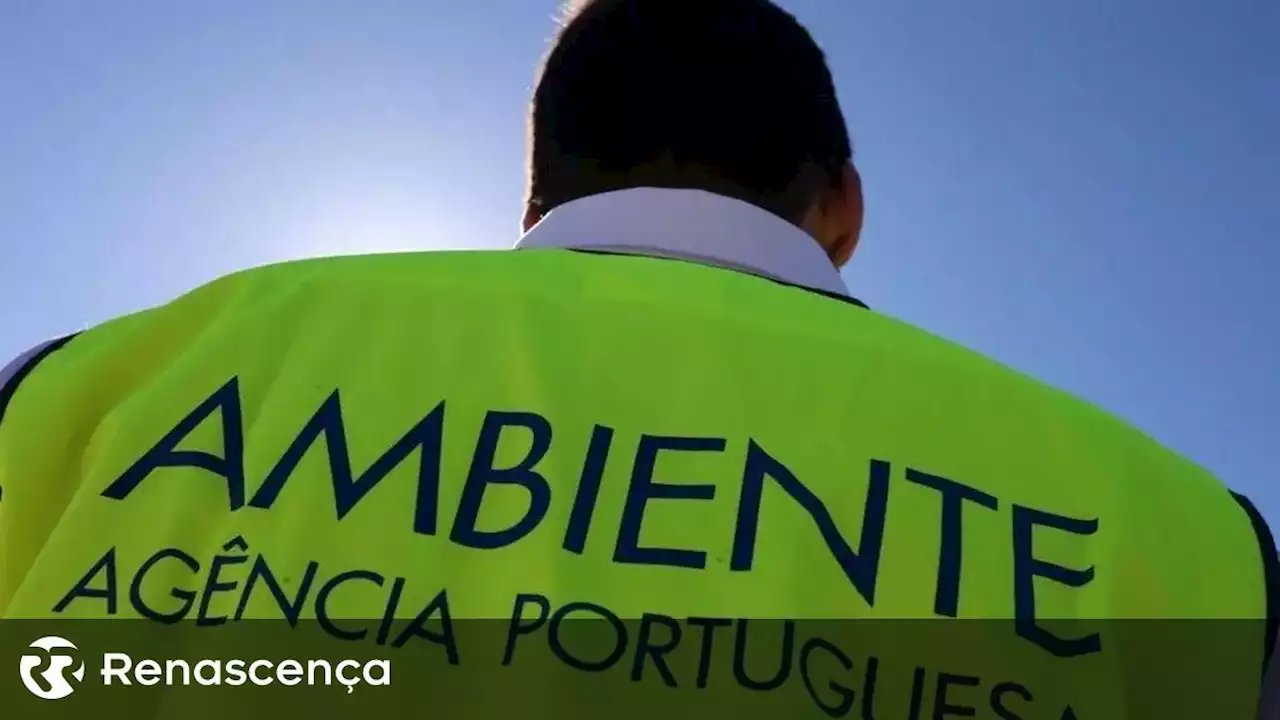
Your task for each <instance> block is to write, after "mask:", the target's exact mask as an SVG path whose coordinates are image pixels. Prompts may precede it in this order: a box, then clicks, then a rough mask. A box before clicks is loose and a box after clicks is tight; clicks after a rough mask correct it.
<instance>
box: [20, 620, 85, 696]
mask: <svg viewBox="0 0 1280 720" xmlns="http://www.w3.org/2000/svg"><path fill="white" fill-rule="evenodd" d="M29 647H32V648H35V649H37V650H43V651H44V652H43V653H42V654H39V655H23V656H22V662H21V664H20V665H19V669H20V670H21V671H22V684H23V685H26V686H27V689H28V690H30V691H31V694H32V695H35V696H36V697H38V698H42V699H44V700H61V699H62V698H64V697H66V696H68V695H70V694H71V693H73V692H75V691H76V688H75V686H74V685H72V684H71V683H70V682H68V681H67V670H68V669H69V668H71V667H72V666H75V670H72V671H71V677H73V678H75V680H76V682H77V683H80V682H83V681H84V663H83V662H79V661H77V660H76V658H75V657H73V656H71V655H68V654H65V653H58V654H55V653H54V652H53V651H54V650H78V649H79V648H77V647H76V646H75V644H74V643H72V642H71V641H70V640H67V639H65V638H60V637H58V636H56V635H49V636H46V637H42V638H40V639H39V640H36V641H35V642H33V643H31V645H30V646H29ZM46 660H48V662H49V667H48V668H46V669H45V670H44V671H43V672H41V673H39V674H38V675H37V674H36V668H38V667H40V666H41V665H43V664H44V663H45V661H46ZM37 677H39V678H40V679H42V680H44V683H43V684H41V683H40V682H38V681H37V680H36V678H37Z"/></svg>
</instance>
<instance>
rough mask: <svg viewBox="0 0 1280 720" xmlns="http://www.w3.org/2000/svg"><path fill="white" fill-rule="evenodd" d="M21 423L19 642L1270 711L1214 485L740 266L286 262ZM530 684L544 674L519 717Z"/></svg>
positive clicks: (1132, 442) (4, 473) (829, 701)
mask: <svg viewBox="0 0 1280 720" xmlns="http://www.w3.org/2000/svg"><path fill="white" fill-rule="evenodd" d="M8 400H9V402H8V403H7V408H6V409H5V410H4V416H3V422H2V423H0V491H2V492H3V495H2V496H0V618H6V619H9V620H13V619H22V618H33V619H49V618H63V619H101V618H119V619H135V620H137V619H143V620H150V621H152V622H151V623H148V626H150V625H156V626H157V627H159V625H160V624H166V625H168V624H177V625H180V626H190V627H192V628H195V630H193V633H194V634H193V635H192V636H191V637H203V636H201V635H200V633H201V632H205V630H203V628H207V627H209V626H217V627H224V628H226V627H232V626H237V625H239V624H245V623H250V622H258V620H252V619H262V618H268V619H270V618H275V619H278V621H277V622H275V623H267V621H265V620H264V621H261V622H263V623H264V624H263V625H261V626H260V627H262V628H264V630H263V632H275V630H274V629H278V628H284V629H285V630H290V628H293V625H295V624H296V625H297V628H296V631H297V632H303V631H304V630H305V629H306V628H307V627H310V628H312V629H313V630H317V632H318V635H317V636H324V637H332V638H339V639H342V640H348V641H350V642H347V643H338V644H339V645H341V646H342V647H343V648H344V650H349V649H352V648H364V649H365V650H362V652H363V651H369V652H384V653H389V654H390V655H392V656H394V657H396V658H400V659H401V660H404V661H405V662H408V660H405V658H425V657H426V656H427V655H430V653H428V652H426V651H425V650H423V651H421V652H417V653H416V654H414V653H411V652H409V650H406V648H409V649H410V650H411V649H412V647H414V646H415V644H423V643H425V644H428V645H431V646H433V647H444V648H445V650H446V651H447V652H445V653H444V655H442V656H441V657H443V658H444V660H442V662H444V663H445V664H446V665H447V666H448V667H451V668H455V670H454V672H456V673H463V672H471V673H473V674H475V677H477V678H482V682H483V687H484V688H485V689H484V690H482V691H477V692H475V693H474V694H473V695H469V696H467V697H469V698H471V699H470V700H464V699H458V700H457V702H458V703H461V704H462V705H465V706H466V707H471V708H474V707H485V708H488V709H489V710H492V711H494V712H498V711H500V710H502V708H503V707H506V710H507V711H509V712H513V711H516V710H518V709H519V708H521V707H526V703H529V702H533V703H539V704H546V703H561V704H563V703H567V702H569V701H568V700H567V699H566V698H567V697H568V695H566V694H565V692H564V691H562V690H553V689H552V688H558V687H561V686H560V685H556V684H555V683H564V682H575V683H585V684H584V685H582V687H591V683H596V685H595V686H594V687H596V688H597V690H595V691H592V690H588V691H584V692H588V693H590V692H597V691H598V692H600V693H602V695H600V696H599V697H598V698H597V699H598V700H599V701H600V702H603V703H606V707H612V708H614V709H615V710H617V711H619V712H621V711H622V709H627V708H629V709H632V710H636V711H637V712H639V711H640V710H644V711H645V712H646V713H649V715H650V716H651V715H652V712H657V710H656V708H657V707H658V705H659V704H660V703H668V704H672V703H674V704H672V705H671V707H675V708H690V707H700V708H702V710H703V711H705V713H704V714H703V715H702V717H708V716H714V714H715V713H716V712H719V711H721V710H723V709H724V707H721V706H718V705H717V703H720V702H724V703H729V702H731V701H732V702H743V703H746V705H744V706H743V707H745V708H746V709H745V710H737V711H735V712H761V713H763V714H761V715H760V716H761V717H764V716H766V715H769V714H770V713H773V712H775V711H776V712H783V713H786V714H785V715H779V716H787V717H797V718H798V717H815V718H820V717H864V718H871V717H874V718H876V719H877V720H884V718H895V719H896V718H943V717H995V718H1005V719H1008V718H1042V717H1044V718H1049V717H1052V718H1055V719H1057V718H1065V717H1078V718H1081V719H1082V720H1083V719H1084V718H1147V717H1151V718H1156V717H1159V718H1168V717H1197V718H1220V719H1223V720H1246V719H1251V718H1252V716H1253V713H1254V708H1255V705H1256V702H1257V696H1258V687H1259V680H1260V664H1261V662H1262V658H1263V654H1264V647H1263V645H1264V643H1263V627H1264V624H1263V623H1262V620H1263V619H1264V617H1265V614H1266V612H1265V610H1266V608H1265V596H1266V592H1265V580H1264V564H1263V559H1262V553H1260V552H1259V545H1258V539H1257V537H1256V535H1255V533H1254V530H1253V528H1252V527H1251V523H1250V518H1249V517H1248V515H1247V514H1246V512H1245V511H1244V510H1242V509H1241V506H1240V505H1239V504H1238V503H1237V502H1236V501H1235V500H1234V499H1233V497H1232V495H1231V494H1230V492H1229V491H1228V490H1227V489H1226V488H1225V487H1224V486H1223V485H1222V484H1220V483H1219V482H1218V481H1216V480H1215V479H1214V478H1213V477H1211V476H1210V475H1209V474H1207V473H1206V472H1205V471H1203V470H1201V469H1200V468H1198V467H1197V466H1195V465H1193V464H1192V463H1190V462H1188V461H1186V460H1184V459H1182V458H1180V457H1178V456H1177V455H1175V454H1174V453H1172V452H1169V451H1168V450H1166V449H1164V448H1162V447H1161V446H1159V445H1158V444H1156V443H1155V442H1153V441H1151V440H1149V439H1148V438H1146V437H1145V436H1143V435H1141V434H1139V433H1138V432H1136V431H1135V430H1133V429H1131V428H1129V427H1127V426H1126V425H1125V424H1123V423H1122V422H1120V421H1118V420H1117V419H1115V418H1113V417H1111V416H1109V415H1107V414H1106V413H1104V412H1102V411H1100V410H1098V409H1096V408H1094V407H1092V406H1090V405H1088V404H1085V403H1083V402H1080V401H1079V400H1076V399H1074V398H1072V397H1069V396H1067V395H1065V394H1063V393H1060V392H1057V391H1055V390H1052V389H1050V388H1048V387H1046V386H1044V385H1042V384H1039V383H1038V382H1036V381H1034V380H1031V379H1028V378H1027V377H1024V376H1022V375H1019V374H1018V373H1015V372H1012V371H1010V370H1009V369H1007V368H1005V367H1002V366H1000V365H998V364H996V363H994V362H992V361H990V360H988V359H986V358H983V357H981V356H980V355H978V354H975V353H973V352H969V351H966V350H964V349H962V348H960V347H957V346H955V345H953V344H950V343H948V342H946V341H944V340H941V339H939V338H937V337H934V336H931V335H929V334H927V333H924V332H921V331H920V330H917V329H915V328H913V327H911V326H909V325H906V324H904V323H902V322H899V321H897V320H894V319H891V318H889V317H884V316H882V315H879V314H875V313H872V312H870V311H867V310H865V309H861V308H859V307H857V306H854V305H852V304H849V303H846V302H839V301H837V300H835V299H832V298H830V297H825V296H823V295H821V294H818V293H814V292H809V291H805V290H803V289H799V288H795V287H790V286H787V285H784V284H781V283H775V282H772V281H769V280H764V279H760V278H756V277H751V276H748V275H745V274H740V273H735V272H730V271H725V270H720V269H715V268H709V267H704V266H700V265H696V264H691V263H685V262H679V261H670V260H661V259H651V258H638V257H621V256H609V255H599V254H585V253H577V252H571V251H559V250H556V251H522V252H515V253H512V252H456V253H429V254H404V255H382V256H364V257H346V258H337V259H324V260H311V261H302V262H293V263H286V264H281V265H275V266H269V267H263V268H258V269H254V270H250V271H246V272H241V273H238V274H234V275H231V276H229V277H225V278H223V279H220V280H218V281H216V282H213V283H211V284H209V285H207V286H205V287H202V288H200V289H198V290H195V291H193V292H191V293H189V294H188V295H185V296H183V297H181V298H179V299H177V300H175V301H174V302H171V303H169V304H167V305H164V306H162V307H158V308H155V309H152V310H148V311H145V312H140V313H137V314H133V315H129V316H126V317H122V318H119V319H116V320H113V321H111V322H108V323H105V324H103V325H101V326H98V327H95V328H93V329H91V330H88V331H86V332H84V333H81V334H80V335H78V336H76V337H75V338H74V339H72V340H71V341H70V342H68V343H66V344H65V345H64V346H62V347H61V348H60V349H58V350H57V351H56V352H52V353H49V354H47V356H46V357H44V358H43V359H42V360H41V361H40V363H39V364H38V365H36V366H35V367H34V368H33V369H32V370H31V372H30V373H28V374H27V375H26V376H25V377H23V378H22V379H21V383H20V384H19V385H18V386H17V388H16V390H14V391H13V392H12V396H11V397H10V398H8ZM486 618H487V619H488V620H482V619H486ZM591 618H594V620H591ZM428 620H429V623H428V622H427V621H428ZM570 620H573V621H577V620H581V621H582V622H573V623H570V622H568V621H570ZM419 621H421V622H419ZM428 624H429V625H430V627H431V628H434V629H433V630H430V631H427V630H424V629H423V628H424V627H426V626H427V625H428ZM411 626H412V627H411ZM129 627H134V628H136V627H139V625H138V624H137V623H134V624H130V625H129ZM406 628H408V629H406ZM486 628H489V629H491V630H492V632H489V631H488V630H486ZM293 631H294V630H290V632H293ZM468 633H471V634H473V635H476V636H477V637H479V636H480V635H485V634H486V633H487V634H489V635H492V636H493V637H491V638H490V639H491V640H493V641H494V642H493V643H491V644H492V645H493V647H492V648H491V649H487V650H486V649H480V647H479V645H474V644H473V645H468V644H467V638H466V636H467V635H468ZM575 633H576V636H575V637H577V640H578V641H580V643H582V644H581V645H580V646H573V643H572V642H570V640H569V639H567V638H569V637H570V636H571V635H574V634H575ZM659 636H661V639H655V638H658V637H659ZM210 637H212V635H210ZM406 638H407V639H406ZM424 638H425V639H424ZM672 638H676V641H675V643H674V644H673V645H671V647H666V644H667V643H669V642H671V641H672ZM709 638H714V643H712V641H711V640H710V639H709ZM473 642H474V643H480V642H481V640H474V641H473ZM660 646H661V647H660ZM424 647H425V645H424ZM486 647H488V646H486ZM664 647H665V649H663V648H664ZM593 648H594V649H593ZM744 648H746V649H744ZM352 651H353V652H354V651H355V650H352ZM396 653H399V654H398V655H397V654H396ZM415 662H416V660H415ZM423 662H425V660H423ZM468 662H470V663H471V664H470V665H468ZM522 664H523V665H522ZM520 667H524V668H525V669H526V671H527V672H528V673H532V675H529V676H528V677H534V676H536V677H537V678H538V680H537V681H536V682H532V681H531V682H530V683H528V686H527V687H526V688H525V690H526V691H527V693H530V694H527V695H519V696H518V697H517V696H515V695H506V694H505V693H504V692H503V691H502V690H501V687H502V686H501V685H500V683H502V682H504V680H503V678H504V677H505V678H514V677H515V675H511V674H510V673H514V672H515V670H514V669H513V668H520ZM405 672H408V671H405ZM488 672H492V673H494V674H492V675H485V673H488ZM504 672H505V673H508V674H507V675H503V674H502V673H504ZM428 677H437V676H435V675H430V676H429V675H422V676H421V677H420V678H419V680H413V679H412V678H406V676H405V674H404V672H401V674H400V675H399V677H398V678H397V681H398V682H399V683H414V682H427V680H425V679H422V678H428ZM439 677H450V678H453V680H450V681H449V683H448V684H449V685H450V686H451V687H461V686H465V685H466V684H467V680H466V679H465V677H464V675H460V674H455V675H441V676H439ZM477 682H481V681H480V680H478V681H477ZM475 687H480V686H479V685H477V686H475ZM565 687H567V686H565ZM600 688H605V689H607V690H600ZM446 689H447V688H446ZM472 689H475V688H474V687H473V688H472ZM433 692H436V693H440V692H444V689H441V688H436V690H435V691H433ZM626 693H632V695H630V696H629V695H627V694H626ZM716 693H719V694H716ZM734 693H740V696H739V695H734ZM356 696H360V692H359V691H358V692H357V693H356V695H354V696H353V697H356ZM731 696H732V697H737V698H738V699H737V700H731V699H730V698H731ZM369 697H371V696H370V695H369V694H367V693H366V694H365V695H364V696H362V701H368V698H369ZM460 697H461V696H460ZM713 697H714V698H715V699H714V700H708V699H707V698H713ZM624 698H629V699H624ZM700 698H701V699H700ZM504 703H506V705H505V706H504V705H503V704H504ZM699 703H701V705H699ZM770 703H777V704H776V706H774V705H770ZM664 707H665V706H664ZM771 707H772V708H774V709H773V710H768V708H771ZM513 708H514V709H513ZM781 708H785V710H782V709H781ZM662 712H663V713H664V714H670V713H671V712H674V711H671V710H670V709H669V708H668V709H666V710H663V711H662ZM583 717H585V715H584V716H583Z"/></svg>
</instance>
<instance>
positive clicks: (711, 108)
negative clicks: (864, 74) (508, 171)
mask: <svg viewBox="0 0 1280 720" xmlns="http://www.w3.org/2000/svg"><path fill="white" fill-rule="evenodd" d="M530 134H531V136H532V137H531V138H530V160H529V194H528V203H529V205H530V207H531V209H533V210H535V211H536V212H537V213H538V214H542V213H546V212H548V211H550V210H551V209H553V208H555V207H556V206H558V205H561V204H564V203H566V202H569V201H571V200H575V199H577V198H580V197H584V196H587V195H594V194H597V193H602V192H608V191H611V190H620V189H623V188H628V187H638V186H657V187H686V188H698V189H703V190H708V191H711V192H716V193H719V194H722V195H728V196H730V197H736V198H738V199H741V200H745V201H747V202H750V203H753V204H755V205H758V206H760V207H762V208H764V209H766V210H769V211H770V212H773V213H774V214H776V215H779V216H781V217H783V218H784V219H786V220H788V221H790V222H793V223H798V222H799V221H800V219H801V216H802V214H803V213H804V211H805V209H806V208H807V207H808V205H809V204H810V203H811V202H812V201H813V198H814V196H815V195H816V193H817V192H818V191H819V190H820V189H822V188H823V187H824V186H835V185H838V184H839V183H840V182H841V178H842V177H843V176H842V171H843V168H844V165H845V163H847V162H848V161H849V158H850V154H851V150H850V147H849V132H848V130H847V129H846V127H845V122H844V117H843V115H842V114H841V111H840V104H839V102H838V101H837V99H836V94H835V87H834V85H833V83H832V80H831V71H830V70H829V69H828V68H827V63H826V58H825V57H824V56H823V53H822V50H821V49H820V48H819V47H818V45H817V44H816V43H815V42H814V41H813V38H812V37H810V36H809V33H808V31H807V30H805V28H804V27H803V26H802V25H801V24H800V23H799V22H798V21H796V19H795V18H794V17H792V16H791V14H789V13H788V12H786V11H785V10H783V9H782V8H780V7H778V6H777V5H775V4H773V3H772V2H770V1H769V0H588V1H587V2H585V3H583V2H580V3H578V7H577V8H576V10H573V11H571V14H570V16H569V18H568V21H567V22H566V23H565V24H564V25H563V26H562V28H561V30H560V32H559V34H558V36H557V37H556V40H555V43H554V45H553V47H552V49H551V52H550V53H549V54H548V55H547V57H546V60H545V62H544V64H543V66H542V69H541V75H540V77H539V79H538V82H537V87H536V89H535V91H534V95H533V107H532V110H531V113H530Z"/></svg>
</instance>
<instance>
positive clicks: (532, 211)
mask: <svg viewBox="0 0 1280 720" xmlns="http://www.w3.org/2000/svg"><path fill="white" fill-rule="evenodd" d="M541 219H542V211H541V210H539V209H538V208H537V206H535V205H534V204H533V203H529V204H527V205H525V206H524V217H523V218H522V219H521V220H520V230H521V231H522V232H529V231H530V230H532V229H533V226H534V225H537V224H538V221H539V220H541Z"/></svg>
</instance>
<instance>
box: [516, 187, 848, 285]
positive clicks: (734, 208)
mask: <svg viewBox="0 0 1280 720" xmlns="http://www.w3.org/2000/svg"><path fill="white" fill-rule="evenodd" d="M539 248H542V249H549V248H559V249H575V250H603V251H609V252H618V253H626V254H634V255H655V256H659V257H671V258H676V259H681V260H690V261H693V262H701V263H704V264H708V265H715V266H718V267H724V268H728V269H733V270H739V271H742V272H747V273H751V274H753V275H762V276H764V277H769V278H773V279H775V280H780V281H782V282H786V283H790V284H792V285H802V286H804V287H808V288H813V289H815V290H822V291H825V292H828V293H833V294H836V295H840V296H845V297H847V296H848V295H849V290H848V288H847V287H846V286H845V284H844V280H842V279H841V277H840V272H839V271H838V270H836V268H835V267H834V266H833V265H832V264H831V261H830V260H829V259H828V258H827V256H826V254H825V253H823V252H822V249H821V248H820V247H819V246H818V244H817V243H816V242H814V240H813V238H811V237H809V236H808V235H807V234H805V232H804V231H803V230H801V229H799V228H797V227H795V226H794V225H792V224H790V223H788V222H786V221H785V220H783V219H782V218H780V217H778V216H776V215H774V214H773V213H770V212H768V211H767V210H764V209H761V208H758V207H756V206H755V205H752V204H750V203H747V202H743V201H741V200H735V199H733V198H729V197H725V196H723V195H716V194H713V193H709V192H704V191H702V190H674V189H668V188H651V187H642V188H630V189H627V190H619V191H615V192H608V193H602V194H599V195H591V196H588V197H584V198H579V199H577V200H574V201H572V202H568V203H565V204H564V205H561V206H560V207H557V208H556V209H555V210H552V211H551V212H550V213H548V214H547V215H546V216H545V217H543V218H542V220H541V222H539V223H538V224H537V225H535V226H534V227H533V228H532V229H531V230H529V232H527V233H525V235H524V237H522V238H520V241H519V242H517V243H516V249H539Z"/></svg>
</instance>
